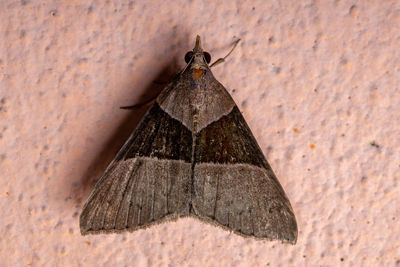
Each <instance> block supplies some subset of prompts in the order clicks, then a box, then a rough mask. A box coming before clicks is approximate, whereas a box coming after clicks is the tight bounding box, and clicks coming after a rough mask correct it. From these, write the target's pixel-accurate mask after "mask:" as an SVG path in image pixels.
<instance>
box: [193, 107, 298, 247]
mask: <svg viewBox="0 0 400 267" xmlns="http://www.w3.org/2000/svg"><path fill="white" fill-rule="evenodd" d="M195 142H196V145H195V167H194V190H193V191H194V192H193V194H194V196H193V213H194V215H196V216H198V217H199V218H200V219H203V220H205V221H207V222H211V223H214V224H217V225H219V226H222V227H224V228H228V229H230V230H232V231H234V232H236V233H239V234H242V235H245V236H254V237H257V238H264V239H270V240H272V239H279V240H282V241H287V242H291V243H295V242H296V239H297V225H296V219H295V216H294V214H293V210H292V207H291V205H290V202H289V200H288V198H287V197H286V194H285V192H284V191H283V189H282V187H281V185H280V184H279V182H278V180H277V178H276V176H275V174H274V173H273V171H272V169H271V167H270V166H269V164H268V162H267V161H266V159H265V157H264V156H263V154H262V152H261V149H260V148H259V146H258V144H257V142H256V140H255V138H254V137H253V134H252V133H251V130H250V129H249V127H248V125H247V123H246V122H245V120H244V118H243V116H242V114H241V113H240V111H239V109H238V108H237V106H236V105H235V106H234V108H233V109H232V111H231V112H230V113H229V114H227V115H224V116H222V117H221V118H220V119H218V120H216V121H214V122H212V123H211V124H209V125H207V126H206V127H205V128H203V129H202V130H201V131H200V132H199V133H197V134H196V140H195Z"/></svg>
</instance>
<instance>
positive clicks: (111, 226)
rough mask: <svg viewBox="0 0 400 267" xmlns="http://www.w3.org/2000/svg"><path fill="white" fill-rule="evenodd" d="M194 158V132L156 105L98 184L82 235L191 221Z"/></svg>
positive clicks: (84, 217) (82, 223)
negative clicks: (175, 220) (169, 221)
mask: <svg viewBox="0 0 400 267" xmlns="http://www.w3.org/2000/svg"><path fill="white" fill-rule="evenodd" d="M191 157H192V132H191V131H189V130H188V129H187V128H186V127H185V126H184V125H182V123H180V122H179V121H177V120H175V119H173V118H171V117H170V116H169V115H168V114H167V113H165V112H164V111H163V110H162V109H161V108H160V107H159V106H158V104H157V103H154V104H153V105H152V107H151V108H150V109H149V110H148V112H147V113H146V115H145V116H144V117H143V119H142V121H141V122H140V123H139V125H138V127H137V128H136V129H135V131H134V132H133V134H132V135H131V137H130V138H129V139H128V141H127V142H126V143H125V145H124V146H123V147H122V149H121V150H120V152H119V153H118V154H117V156H116V158H115V159H114V161H113V162H112V163H111V164H110V165H109V167H108V168H107V170H106V172H105V173H104V175H103V176H102V177H101V178H100V180H99V181H98V182H97V184H96V187H95V189H94V190H93V192H92V194H91V195H90V197H89V199H88V200H87V202H86V204H85V206H84V208H83V211H82V213H81V216H80V228H81V233H82V234H88V233H98V232H114V231H119V230H131V231H133V230H135V229H138V228H143V227H146V226H148V225H150V224H153V223H159V222H162V221H164V220H167V219H173V218H177V217H179V216H184V215H188V213H189V201H188V199H190V191H191V184H192V182H191V173H192V170H191Z"/></svg>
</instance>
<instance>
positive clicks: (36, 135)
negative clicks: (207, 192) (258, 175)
mask: <svg viewBox="0 0 400 267" xmlns="http://www.w3.org/2000/svg"><path fill="white" fill-rule="evenodd" d="M0 21H1V22H0V214H1V215H0V236H1V238H0V265H1V266H25V265H32V266H146V265H152V266H167V265H171V266H217V265H220V266H268V265H269V266H342V265H343V266H399V265H400V204H399V200H400V189H399V183H400V49H399V47H400V28H399V27H400V26H399V25H400V4H399V2H398V1H395V0H393V1H391V0H388V1H198V0H194V1H175V0H172V1H88V0H82V1H55V0H52V1H34V0H21V1H16V0H3V1H1V2H0ZM196 34H199V35H201V36H202V39H203V47H204V48H205V49H206V50H208V51H209V52H210V53H211V54H212V55H213V57H214V58H215V59H216V58H218V57H220V56H223V55H224V54H225V53H226V52H227V51H228V50H229V48H230V44H231V43H232V42H233V41H234V40H235V39H236V38H237V37H240V38H241V39H242V42H241V43H240V44H239V46H238V47H237V49H236V50H235V51H234V52H233V54H232V55H231V57H230V58H229V59H228V60H227V62H226V63H225V64H222V65H219V66H217V67H215V68H214V70H213V72H214V75H215V76H216V77H217V79H218V80H219V81H220V82H221V83H222V84H224V85H225V87H226V88H227V89H228V90H229V91H230V92H232V96H233V98H234V99H235V101H236V102H237V104H238V106H239V108H240V109H241V111H242V112H243V115H244V117H245V118H246V120H247V122H248V124H249V126H250V128H251V129H252V131H253V133H254V135H255V137H256V139H257V140H258V142H259V144H260V146H261V148H262V149H263V151H264V153H265V155H266V156H267V159H268V160H269V162H270V164H271V166H272V167H273V169H274V171H275V173H276V174H277V176H278V178H279V180H280V182H281V184H282V186H283V187H284V189H285V191H286V193H287V195H288V197H289V199H290V200H291V203H292V206H293V208H294V211H295V214H296V217H297V222H298V227H299V236H298V242H297V244H296V245H295V246H292V245H288V244H281V243H280V242H267V241H257V240H253V239H245V238H243V237H241V236H237V235H235V234H231V233H229V232H226V231H224V230H222V229H220V228H216V227H214V226H211V225H207V224H204V223H202V222H199V221H196V220H194V219H181V220H178V221H176V222H170V223H167V224H162V225H157V226H154V227H151V228H148V229H146V230H139V231H136V232H133V233H126V234H119V235H97V236H85V237H82V236H81V235H80V233H79V222H78V219H79V214H80V211H81V209H82V206H83V204H84V201H85V200H86V198H87V197H88V195H89V193H90V191H91V190H92V189H93V186H94V183H95V181H96V179H98V178H99V176H100V175H101V174H102V172H103V171H104V170H105V168H106V167H107V164H108V163H109V162H110V161H111V160H112V158H113V156H114V155H115V153H116V152H117V151H118V149H119V148H120V147H121V145H122V144H123V143H124V141H125V140H126V138H127V137H128V136H129V134H130V132H131V131H132V130H133V129H134V128H135V125H136V124H137V122H138V120H139V119H140V118H141V116H142V115H143V113H144V112H145V109H146V108H145V107H143V108H142V109H141V110H140V111H124V110H120V109H119V107H120V106H124V105H131V104H135V103H138V102H140V101H143V100H146V99H149V98H151V97H152V96H154V95H157V93H158V92H159V90H160V86H158V85H156V84H155V83H154V81H168V79H169V78H170V77H171V76H172V75H173V74H174V73H176V72H177V71H179V70H180V68H182V66H184V61H183V56H184V54H185V52H186V51H187V50H190V49H192V47H193V44H194V38H195V36H196ZM371 144H373V145H371Z"/></svg>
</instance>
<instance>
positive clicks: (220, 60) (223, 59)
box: [210, 39, 240, 68]
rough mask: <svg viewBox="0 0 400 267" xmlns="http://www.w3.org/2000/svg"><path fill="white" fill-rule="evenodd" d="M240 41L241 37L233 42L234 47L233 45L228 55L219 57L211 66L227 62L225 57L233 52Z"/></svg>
mask: <svg viewBox="0 0 400 267" xmlns="http://www.w3.org/2000/svg"><path fill="white" fill-rule="evenodd" d="M239 42H240V39H237V40H236V41H235V42H234V43H233V47H232V49H231V51H229V53H228V54H227V55H226V56H224V57H222V58H219V59H217V60H216V61H215V62H214V63H212V64H211V65H210V68H212V67H214V66H216V65H218V64H220V63H223V62H225V59H226V58H227V57H228V56H229V55H230V54H231V53H232V52H233V50H234V49H235V48H236V46H237V44H238V43H239Z"/></svg>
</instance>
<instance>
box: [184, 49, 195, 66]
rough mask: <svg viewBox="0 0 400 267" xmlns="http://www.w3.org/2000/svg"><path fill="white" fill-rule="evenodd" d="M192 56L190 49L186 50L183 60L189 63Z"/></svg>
mask: <svg viewBox="0 0 400 267" xmlns="http://www.w3.org/2000/svg"><path fill="white" fill-rule="evenodd" d="M192 57H193V52H192V51H189V52H187V53H186V55H185V62H186V63H189V61H190V60H191V59H192Z"/></svg>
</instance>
